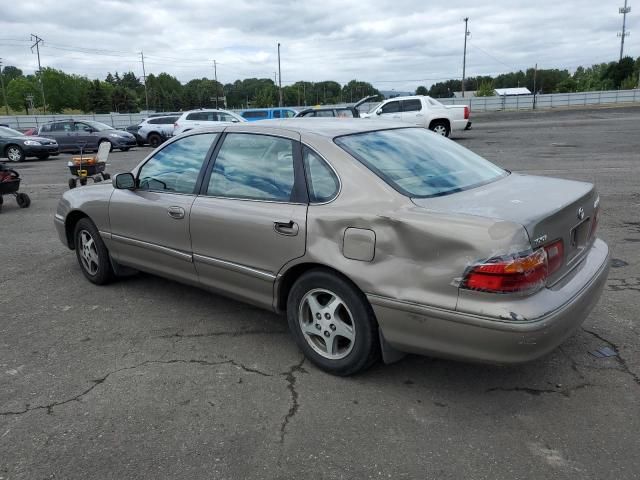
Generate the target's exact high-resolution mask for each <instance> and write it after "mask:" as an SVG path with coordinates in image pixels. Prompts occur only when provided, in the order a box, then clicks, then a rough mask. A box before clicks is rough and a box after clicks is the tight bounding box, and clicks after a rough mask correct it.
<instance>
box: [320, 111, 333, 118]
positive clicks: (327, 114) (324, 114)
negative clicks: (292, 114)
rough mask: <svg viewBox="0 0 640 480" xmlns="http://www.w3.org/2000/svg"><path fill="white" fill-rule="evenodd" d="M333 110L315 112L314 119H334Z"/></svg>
mask: <svg viewBox="0 0 640 480" xmlns="http://www.w3.org/2000/svg"><path fill="white" fill-rule="evenodd" d="M334 116H335V115H334V114H333V110H316V117H334Z"/></svg>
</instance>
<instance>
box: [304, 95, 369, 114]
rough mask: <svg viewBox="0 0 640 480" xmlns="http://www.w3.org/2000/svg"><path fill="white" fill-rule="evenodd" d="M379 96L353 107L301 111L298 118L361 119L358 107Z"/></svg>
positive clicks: (360, 101)
mask: <svg viewBox="0 0 640 480" xmlns="http://www.w3.org/2000/svg"><path fill="white" fill-rule="evenodd" d="M375 98H378V95H369V96H368V97H364V98H361V99H360V100H359V101H357V102H356V103H355V104H353V105H344V106H341V107H340V106H339V107H319V106H318V107H312V108H305V109H304V110H300V111H299V112H298V113H297V114H296V117H338V118H360V110H359V108H358V107H360V105H362V104H363V103H366V102H369V101H371V100H373V99H375Z"/></svg>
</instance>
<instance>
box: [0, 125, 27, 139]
mask: <svg viewBox="0 0 640 480" xmlns="http://www.w3.org/2000/svg"><path fill="white" fill-rule="evenodd" d="M23 135H24V133H20V132H19V131H17V130H14V129H13V128H9V127H0V137H21V136H23Z"/></svg>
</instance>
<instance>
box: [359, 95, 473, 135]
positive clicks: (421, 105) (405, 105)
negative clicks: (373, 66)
mask: <svg viewBox="0 0 640 480" xmlns="http://www.w3.org/2000/svg"><path fill="white" fill-rule="evenodd" d="M470 113H471V112H470V111H469V107H468V106H466V105H443V104H442V103H440V102H438V101H437V100H434V99H433V98H431V97H426V96H424V95H414V96H411V97H396V98H390V99H388V100H385V101H383V102H381V103H379V104H378V105H376V106H375V107H373V108H372V109H371V110H370V111H369V113H361V114H360V117H362V118H383V119H385V120H399V121H401V122H406V123H411V124H414V125H419V126H421V127H425V128H428V129H430V130H433V131H434V132H436V133H439V134H440V135H444V136H445V137H448V136H449V134H450V133H451V132H455V131H461V130H469V129H470V128H471V121H470V120H469V115H470Z"/></svg>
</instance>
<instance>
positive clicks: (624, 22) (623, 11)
mask: <svg viewBox="0 0 640 480" xmlns="http://www.w3.org/2000/svg"><path fill="white" fill-rule="evenodd" d="M630 11H631V7H627V0H624V7H621V8H619V9H618V13H620V14H622V33H620V32H618V36H619V37H620V60H622V55H623V54H624V37H626V36H627V35H629V32H627V13H629V12H630Z"/></svg>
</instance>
